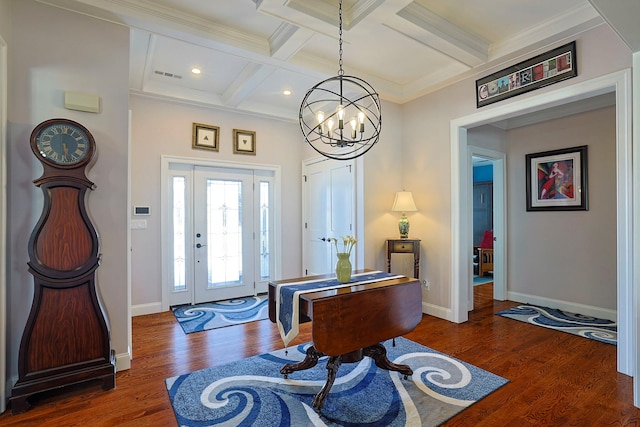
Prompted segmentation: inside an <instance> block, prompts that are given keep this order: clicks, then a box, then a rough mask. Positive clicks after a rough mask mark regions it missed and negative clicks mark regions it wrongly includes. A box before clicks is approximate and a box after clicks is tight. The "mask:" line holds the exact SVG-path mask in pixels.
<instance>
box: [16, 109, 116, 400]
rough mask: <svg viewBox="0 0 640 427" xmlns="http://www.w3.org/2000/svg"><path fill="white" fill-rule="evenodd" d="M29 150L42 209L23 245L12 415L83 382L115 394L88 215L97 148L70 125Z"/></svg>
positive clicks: (50, 129) (60, 124) (43, 134)
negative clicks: (24, 282)
mask: <svg viewBox="0 0 640 427" xmlns="http://www.w3.org/2000/svg"><path fill="white" fill-rule="evenodd" d="M31 150H32V151H33V153H34V154H35V155H36V157H37V158H38V160H40V162H41V163H42V166H43V168H44V173H43V175H42V176H41V177H40V178H38V179H37V180H35V181H34V184H35V185H36V186H38V187H40V189H41V190H42V192H43V195H44V207H43V210H42V215H41V216H40V220H39V221H38V223H37V224H36V226H35V228H34V229H33V232H32V233H31V238H30V239H29V244H28V251H29V263H28V266H29V273H31V274H32V275H33V280H34V294H33V302H32V306H31V311H30V313H29V317H28V319H27V323H26V325H25V329H24V332H23V335H22V340H21V342H20V353H19V356H18V381H17V382H16V384H15V385H14V387H13V389H12V393H11V398H10V402H11V409H12V412H13V413H20V412H24V411H26V410H27V409H28V408H29V402H28V400H27V399H28V398H29V397H30V396H32V395H33V394H35V393H39V392H43V391H47V390H53V389H57V388H60V387H64V386H67V385H71V384H77V383H81V382H85V381H89V380H102V381H103V383H102V385H103V389H105V390H108V389H112V388H114V387H115V356H114V354H115V352H114V351H113V350H112V349H111V339H110V333H109V324H108V320H107V317H106V314H105V312H104V310H103V307H102V304H101V302H100V298H99V295H98V293H97V289H96V270H97V268H98V266H99V263H100V242H99V238H98V234H97V232H96V230H95V228H94V226H93V224H92V223H91V219H90V217H89V215H88V212H87V208H86V198H87V195H88V193H87V190H93V189H94V188H95V187H94V184H93V182H91V181H89V179H87V177H86V175H85V169H86V168H87V166H89V165H90V164H91V162H92V161H93V159H94V155H95V153H96V146H95V140H94V138H93V136H92V135H91V133H90V132H89V131H88V130H87V129H86V128H85V127H84V126H82V125H81V124H79V123H76V122H74V121H72V120H68V119H51V120H47V121H44V122H42V123H40V124H39V125H38V126H36V127H35V129H34V130H33V132H32V133H31Z"/></svg>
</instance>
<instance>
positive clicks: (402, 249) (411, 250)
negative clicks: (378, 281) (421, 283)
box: [387, 239, 420, 279]
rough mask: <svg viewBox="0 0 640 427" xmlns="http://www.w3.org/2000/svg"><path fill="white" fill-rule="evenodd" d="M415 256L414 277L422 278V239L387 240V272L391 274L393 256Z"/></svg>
mask: <svg viewBox="0 0 640 427" xmlns="http://www.w3.org/2000/svg"><path fill="white" fill-rule="evenodd" d="M399 253H402V254H413V277H414V278H416V279H419V278H420V239H387V271H388V272H389V273H391V254H399Z"/></svg>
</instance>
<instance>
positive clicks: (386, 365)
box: [362, 344, 413, 380]
mask: <svg viewBox="0 0 640 427" xmlns="http://www.w3.org/2000/svg"><path fill="white" fill-rule="evenodd" d="M362 352H363V354H364V355H365V356H368V357H370V358H372V359H373V361H374V362H375V363H376V366H377V367H378V368H381V369H385V370H387V371H396V372H400V373H401V374H404V379H405V380H406V379H407V377H408V376H409V375H412V374H413V370H412V369H411V368H410V367H409V365H399V364H397V363H393V362H392V361H390V360H389V359H388V358H387V349H386V348H384V346H383V345H382V344H374V345H372V346H369V347H365V348H364V349H363V350H362Z"/></svg>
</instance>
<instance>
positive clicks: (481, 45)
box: [385, 2, 489, 67]
mask: <svg viewBox="0 0 640 427" xmlns="http://www.w3.org/2000/svg"><path fill="white" fill-rule="evenodd" d="M385 25H386V26H387V27H389V28H391V29H393V30H394V31H397V32H398V33H400V34H403V35H405V36H407V37H409V38H411V39H413V40H416V41H418V42H419V43H422V44H424V45H426V46H429V47H431V48H433V49H435V50H437V51H439V52H442V53H444V54H445V55H447V56H449V57H451V58H453V59H455V60H457V61H459V62H461V63H462V64H465V65H467V66H469V67H475V66H477V65H480V64H482V63H484V62H486V61H487V58H488V56H489V42H488V41H486V40H484V39H483V38H482V37H480V36H478V35H476V34H472V33H470V32H468V31H465V30H463V29H462V28H460V27H458V26H456V25H454V24H452V23H451V22H449V21H447V20H446V19H444V18H442V17H441V16H439V15H436V14H435V13H433V12H431V11H430V10H429V9H427V8H426V7H424V6H421V5H419V4H417V3H415V2H413V3H411V4H409V5H407V6H406V7H405V8H403V9H402V10H400V11H398V13H396V14H395V15H394V17H393V18H391V19H389V20H387V21H386V22H385Z"/></svg>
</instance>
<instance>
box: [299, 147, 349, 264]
mask: <svg viewBox="0 0 640 427" xmlns="http://www.w3.org/2000/svg"><path fill="white" fill-rule="evenodd" d="M353 168H354V162H353V161H338V160H328V159H326V160H320V161H315V162H306V163H305V164H304V165H303V169H304V178H305V179H304V183H303V185H304V186H303V217H304V221H303V271H304V274H305V275H306V276H312V275H316V274H329V273H333V272H334V271H335V262H336V259H337V258H336V255H335V252H336V250H335V245H334V244H333V243H332V242H331V241H330V240H329V239H330V238H338V239H340V237H342V236H347V235H353V234H355V232H354V230H355V227H354V223H355V216H354V215H355V192H354V184H355V178H354V175H355V174H354V170H353ZM340 245H341V243H340ZM339 247H340V246H339ZM355 256H356V255H355V253H354V252H352V262H353V260H354V259H355V258H354V257H355Z"/></svg>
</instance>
